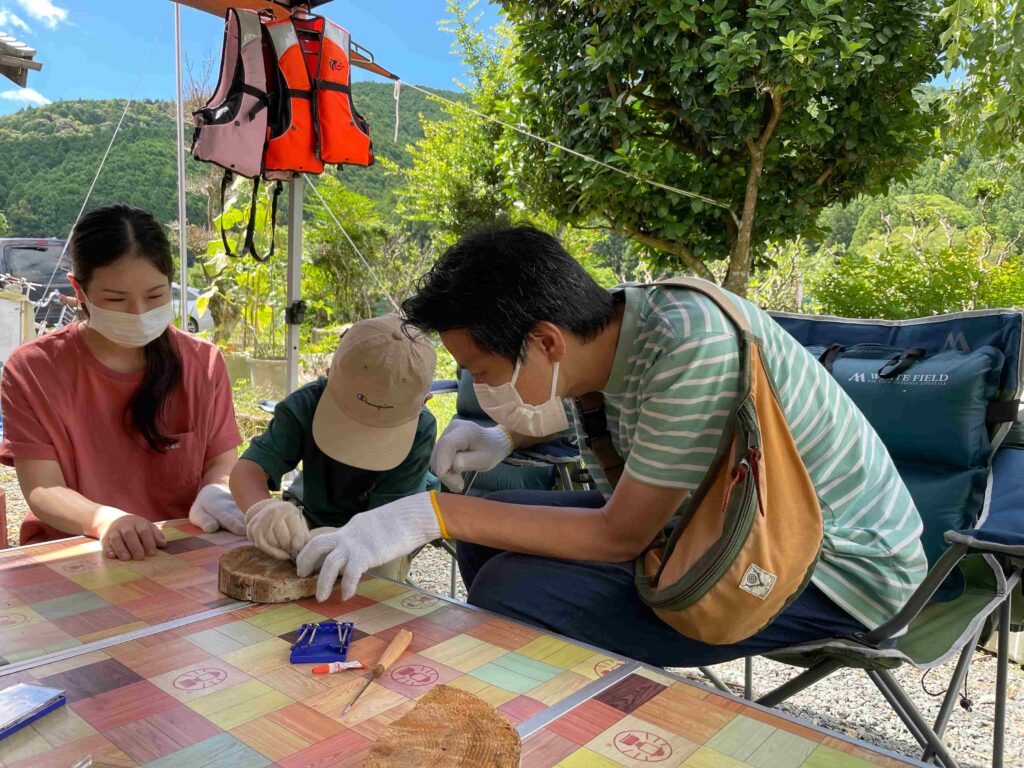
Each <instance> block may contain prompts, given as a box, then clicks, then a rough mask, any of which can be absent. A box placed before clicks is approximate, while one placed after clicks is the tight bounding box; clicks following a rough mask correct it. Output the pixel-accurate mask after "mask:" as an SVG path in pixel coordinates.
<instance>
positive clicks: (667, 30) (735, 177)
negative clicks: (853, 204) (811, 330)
mask: <svg viewBox="0 0 1024 768" xmlns="http://www.w3.org/2000/svg"><path fill="white" fill-rule="evenodd" d="M502 5H503V7H504V8H505V11H506V14H507V16H508V18H509V19H510V21H511V23H512V24H513V25H514V28H515V31H516V34H517V38H518V44H519V46H520V47H521V54H520V56H519V57H518V63H517V87H516V89H515V91H514V93H513V94H512V96H511V97H510V99H509V100H508V105H507V109H508V116H509V118H510V119H511V120H512V121H514V122H521V123H523V124H524V125H525V127H526V128H528V129H529V130H531V131H532V132H534V133H537V134H540V135H542V136H547V137H550V138H551V139H554V140H556V141H558V142H559V143H562V144H564V145H566V146H568V147H571V148H573V149H575V150H578V151H580V152H584V153H587V154H589V155H592V156H594V157H596V158H597V159H599V160H602V161H604V162H606V163H608V164H610V165H612V166H614V167H615V168H618V169H621V170H624V171H627V172H631V173H636V174H640V175H642V176H644V177H647V178H651V179H653V180H655V181H659V182H662V183H666V184H671V185H674V186H677V187H680V188H683V189H685V190H691V191H694V192H697V193H700V194H702V195H705V196H707V197H709V198H713V199H715V200H717V201H722V202H723V203H725V204H726V205H728V206H729V207H730V208H731V209H732V210H733V211H734V213H735V215H736V216H737V220H736V221H734V220H733V219H732V218H731V217H730V215H729V214H728V213H727V212H725V211H723V210H722V209H720V208H716V207H713V206H709V205H707V204H706V203H704V202H701V201H700V200H695V199H688V198H684V197H680V196H679V195H677V194H675V193H672V192H668V191H664V190H662V189H658V188H651V187H649V186H648V185H644V184H640V183H637V182H636V181H634V180H631V179H629V178H626V177H624V176H621V175H619V174H616V173H612V172H610V171H607V170H601V169H598V168H595V167H594V166H593V165H591V164H588V163H585V162H584V161H582V160H580V159H579V158H577V157H574V156H572V155H569V154H567V153H564V152H560V151H558V150H552V149H551V148H550V147H547V146H545V145H542V144H540V143H538V142H535V141H532V140H529V139H524V138H522V137H518V136H515V137H513V136H506V139H507V140H508V143H509V150H510V152H509V155H510V158H509V161H510V162H511V163H513V164H514V165H513V166H512V168H513V171H514V173H515V174H517V180H518V182H519V184H520V186H521V187H522V188H523V189H526V190H528V191H529V197H530V198H531V199H532V200H533V201H535V202H537V203H538V204H539V205H540V206H541V207H542V208H545V209H548V210H550V211H551V212H552V213H553V214H554V215H555V216H556V217H557V218H558V219H559V220H562V221H566V222H568V223H573V222H581V221H582V222H586V221H587V220H588V219H590V218H591V217H598V218H601V219H603V221H604V223H605V224H606V225H607V226H609V227H612V228H614V229H616V230H618V231H620V232H623V233H625V234H627V235H629V236H630V237H632V238H633V239H635V240H637V241H638V242H640V243H642V244H643V245H644V246H646V247H647V248H648V249H649V250H650V252H651V254H652V256H653V257H654V258H655V263H656V264H657V265H671V266H673V267H676V268H679V267H685V268H687V269H689V270H692V271H695V272H697V273H699V274H703V275H705V276H708V275H709V274H710V272H709V270H708V268H707V267H706V262H711V261H715V260H719V259H722V258H725V257H726V256H727V255H728V256H730V257H731V260H730V265H729V273H728V276H727V278H726V285H727V286H729V287H731V288H733V289H734V290H739V291H740V292H743V291H744V290H745V288H746V280H747V275H748V273H749V269H750V266H751V261H752V258H751V253H752V252H753V251H752V248H751V247H752V246H756V245H757V244H758V243H761V242H763V241H766V240H770V239H771V240H782V239H786V238H789V237H792V236H794V235H796V234H798V233H800V232H802V231H804V230H805V229H808V228H809V227H810V225H811V224H812V223H813V221H814V217H815V216H816V214H817V212H818V211H819V210H820V209H821V208H823V207H825V206H827V205H829V204H832V203H835V202H844V201H847V200H850V199H851V198H853V197H854V196H855V195H856V194H858V193H860V192H872V193H874V192H880V191H883V190H884V189H885V187H886V184H887V183H888V182H889V181H890V180H891V179H894V178H895V179H901V178H906V177H907V176H908V175H909V173H910V172H911V170H912V169H913V167H914V165H915V164H916V163H917V162H918V161H919V160H920V159H921V158H922V156H923V155H924V154H925V153H926V152H927V148H928V147H929V145H930V143H931V140H932V135H933V133H934V129H935V127H936V126H937V124H938V123H939V121H940V120H941V117H942V115H941V110H940V109H939V108H938V107H937V106H930V107H929V106H922V105H921V104H920V103H919V102H918V100H917V99H916V98H915V92H914V91H915V88H917V87H918V86H920V85H921V84H923V83H927V82H928V81H929V80H930V79H931V77H932V76H933V75H934V74H935V73H937V72H938V71H939V69H940V68H941V65H940V63H939V56H938V41H937V35H938V28H937V24H936V21H935V19H934V17H933V13H932V11H933V10H934V6H932V5H931V4H930V3H920V2H914V3H911V2H893V3H884V4H880V3H867V2H846V1H844V0H821V1H820V2H819V1H818V0H803V1H802V2H787V0H756V1H755V2H752V3H747V4H744V5H742V6H740V5H738V4H735V3H728V2H726V1H725V0H717V2H714V3H703V2H698V1H697V0H671V1H670V2H666V1H665V0H645V1H644V2H632V3H626V2H605V3H572V4H568V3H563V2H557V1H556V0H548V1H547V2H534V1H533V0H531V1H530V2H527V1H526V0H504V2H503V3H502Z"/></svg>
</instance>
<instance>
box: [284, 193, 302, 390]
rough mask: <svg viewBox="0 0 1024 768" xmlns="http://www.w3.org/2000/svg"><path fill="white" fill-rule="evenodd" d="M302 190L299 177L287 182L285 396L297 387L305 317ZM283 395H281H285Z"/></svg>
mask: <svg viewBox="0 0 1024 768" xmlns="http://www.w3.org/2000/svg"><path fill="white" fill-rule="evenodd" d="M305 192H306V188H305V185H304V184H303V179H302V176H301V175H300V174H296V175H295V178H293V179H292V180H291V181H289V182H288V298H287V302H288V303H287V308H286V310H285V323H287V325H286V337H287V338H286V343H287V347H288V348H287V351H286V357H287V364H288V393H290V392H294V391H295V390H296V389H298V386H299V325H301V323H302V319H303V317H304V315H305V304H304V303H303V302H302V300H301V298H300V296H301V294H302V201H303V198H304V197H305ZM288 393H285V394H288Z"/></svg>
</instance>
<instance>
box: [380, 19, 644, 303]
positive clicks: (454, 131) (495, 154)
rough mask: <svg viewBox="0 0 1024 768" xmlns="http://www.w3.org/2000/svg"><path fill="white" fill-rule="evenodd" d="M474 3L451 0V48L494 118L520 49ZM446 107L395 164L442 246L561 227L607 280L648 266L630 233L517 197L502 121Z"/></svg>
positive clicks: (418, 215) (572, 247)
mask: <svg viewBox="0 0 1024 768" xmlns="http://www.w3.org/2000/svg"><path fill="white" fill-rule="evenodd" d="M475 5H476V3H475V2H469V3H468V4H466V5H463V4H461V3H460V2H459V0H449V2H448V10H449V13H450V14H451V19H450V21H448V22H446V23H444V24H442V26H443V27H444V28H445V29H447V30H448V31H450V32H451V33H452V35H453V37H454V42H453V44H452V48H453V50H454V51H455V52H456V53H457V54H458V55H459V56H460V57H461V58H462V61H463V63H464V64H465V65H466V68H467V71H468V73H469V82H468V84H466V85H465V87H466V89H467V97H468V98H467V99H466V100H465V101H467V102H468V104H469V106H471V107H472V108H473V109H474V110H476V111H478V112H480V113H482V114H484V115H488V116H491V117H496V116H498V115H500V114H501V111H500V105H501V104H502V103H503V101H504V100H505V99H507V98H508V96H509V94H510V93H511V90H512V87H513V79H512V78H513V69H514V63H515V61H516V59H517V58H518V48H517V45H516V40H515V36H514V35H513V34H512V33H511V30H510V29H509V27H508V26H507V25H499V26H498V28H497V29H496V30H495V33H494V35H493V36H490V37H488V36H487V35H485V34H484V33H483V32H481V31H480V29H479V28H478V26H477V22H478V19H477V18H473V17H472V16H471V14H472V11H473V8H474V7H475ZM443 110H444V116H443V118H442V119H437V120H426V119H424V120H423V133H424V138H423V139H422V140H420V141H419V142H417V144H416V145H415V146H414V147H412V148H411V156H412V165H411V167H409V168H408V169H406V170H404V171H403V170H401V169H397V168H396V169H395V170H396V172H397V173H400V175H401V177H402V179H403V181H404V185H403V186H402V187H401V188H399V190H398V193H397V194H398V199H399V200H400V205H399V211H400V212H401V213H402V214H403V216H404V217H405V218H406V219H407V220H409V221H413V222H423V223H424V224H426V225H427V226H428V227H429V232H430V239H431V241H432V242H433V243H434V245H435V246H436V247H437V248H438V249H441V248H444V247H447V246H448V245H451V244H452V243H454V242H455V241H456V240H457V239H458V238H459V237H461V236H462V235H464V234H466V233H467V232H471V231H473V230H475V229H478V228H480V227H487V226H500V225H509V224H516V223H529V224H533V225H535V226H537V227H539V228H540V229H543V230H546V231H549V232H554V233H556V234H557V235H558V237H559V238H560V239H561V240H562V242H563V245H564V246H565V247H566V249H567V250H568V251H569V252H570V253H572V254H573V255H574V256H575V257H576V258H577V259H578V260H579V262H580V263H581V264H582V265H583V266H584V268H585V269H586V270H587V271H588V272H589V273H590V274H591V275H592V276H593V277H594V279H595V280H597V282H598V283H600V284H601V285H604V286H608V287H611V286H613V285H616V284H618V283H621V282H624V281H626V280H629V279H633V276H634V274H639V272H641V271H643V270H642V269H641V268H640V265H639V256H638V254H637V253H636V252H635V249H632V248H630V244H629V242H628V241H627V240H625V239H624V238H622V237H619V236H617V235H615V234H614V233H608V232H607V231H604V230H600V229H598V228H574V227H566V226H563V225H562V224H561V222H559V221H558V220H557V219H555V218H553V217H551V216H549V215H548V214H547V213H545V212H544V211H541V210H538V209H536V208H531V207H528V206H527V205H526V204H524V203H523V202H522V201H521V200H520V199H519V198H520V194H519V191H518V189H517V175H516V174H515V173H509V172H508V169H507V168H506V167H505V166H504V165H503V159H502V155H501V153H500V147H499V145H500V143H501V141H502V136H503V135H504V133H505V131H506V129H505V128H504V127H502V126H501V125H499V124H497V123H495V122H492V121H490V120H487V119H485V118H481V117H479V116H477V115H473V114H471V113H470V112H468V111H467V110H466V109H464V108H462V107H461V106H458V105H451V104H445V105H444V107H443Z"/></svg>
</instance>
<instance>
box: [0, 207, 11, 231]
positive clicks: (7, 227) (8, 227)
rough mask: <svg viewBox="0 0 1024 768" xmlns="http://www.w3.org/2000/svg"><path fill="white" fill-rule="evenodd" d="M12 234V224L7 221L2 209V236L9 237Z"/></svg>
mask: <svg viewBox="0 0 1024 768" xmlns="http://www.w3.org/2000/svg"><path fill="white" fill-rule="evenodd" d="M9 234H11V225H10V224H8V223H7V217H6V216H4V212H3V211H0V237H7V235H9Z"/></svg>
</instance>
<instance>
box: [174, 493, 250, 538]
mask: <svg viewBox="0 0 1024 768" xmlns="http://www.w3.org/2000/svg"><path fill="white" fill-rule="evenodd" d="M188 519H189V522H191V523H192V524H193V525H195V526H198V527H199V528H202V529H203V530H204V531H205V532H206V533H213V532H214V531H216V530H217V529H218V528H224V529H226V530H228V531H231V532H232V533H233V534H235V535H236V536H245V517H244V516H243V515H242V510H240V509H239V508H238V505H237V504H235V500H234V498H232V496H231V490H230V489H229V488H228V487H227V486H226V485H224V484H223V483H214V484H212V485H204V486H203V487H202V488H201V489H200V491H199V494H198V495H197V496H196V500H195V501H193V502H192V508H191V509H190V510H189V511H188Z"/></svg>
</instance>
